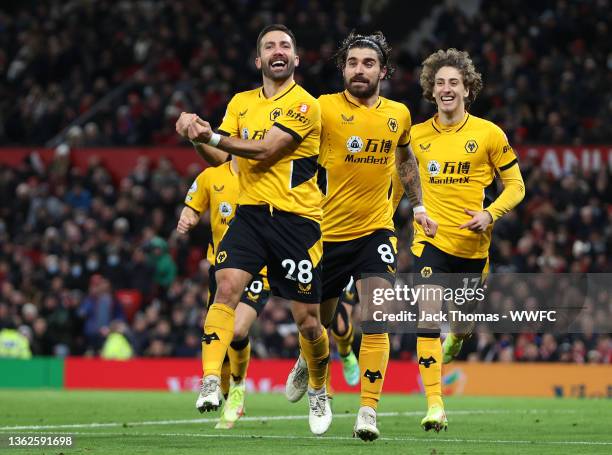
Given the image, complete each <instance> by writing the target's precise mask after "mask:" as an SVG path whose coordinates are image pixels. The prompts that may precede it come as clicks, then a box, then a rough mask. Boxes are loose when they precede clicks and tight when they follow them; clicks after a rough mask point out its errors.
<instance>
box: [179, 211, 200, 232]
mask: <svg viewBox="0 0 612 455" xmlns="http://www.w3.org/2000/svg"><path fill="white" fill-rule="evenodd" d="M199 220H200V217H199V215H198V214H197V213H196V212H195V211H194V210H193V209H191V208H189V207H183V210H182V212H181V216H180V218H179V221H178V225H177V226H176V230H177V231H178V232H179V234H187V233H188V232H189V231H190V230H191V229H193V227H194V226H195V225H196V224H198V221H199Z"/></svg>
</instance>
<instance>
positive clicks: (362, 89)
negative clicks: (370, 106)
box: [344, 78, 379, 99]
mask: <svg viewBox="0 0 612 455" xmlns="http://www.w3.org/2000/svg"><path fill="white" fill-rule="evenodd" d="M353 79H355V78H353ZM358 80H360V81H363V82H366V81H367V79H365V78H358ZM351 82H352V80H351V79H347V78H345V79H344V87H345V88H346V89H347V90H348V92H349V93H350V94H351V95H352V96H354V97H355V98H358V99H366V98H370V97H371V96H374V95H375V94H376V92H377V90H378V82H379V81H378V79H376V80H374V81H369V82H366V85H361V86H359V87H356V86H354V85H353V84H352V83H351Z"/></svg>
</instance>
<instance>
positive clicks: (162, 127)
mask: <svg viewBox="0 0 612 455" xmlns="http://www.w3.org/2000/svg"><path fill="white" fill-rule="evenodd" d="M374 3H375V2H361V4H360V2H320V1H309V2H305V1H297V2H283V3H282V7H281V5H277V7H275V6H274V2H264V1H248V2H247V1H244V0H229V1H226V2H215V3H210V2H204V3H200V2H191V1H169V0H164V1H155V2H154V1H139V2H132V1H120V2H112V1H110V0H97V1H93V2H80V1H60V0H52V1H49V2H34V1H24V2H18V3H15V2H11V3H10V5H11V8H9V5H7V6H6V7H4V8H5V9H4V10H3V7H0V43H1V44H2V45H1V46H0V145H6V144H36V145H39V144H43V143H45V142H46V141H48V140H50V139H51V138H53V137H54V136H55V135H56V134H57V133H58V132H59V131H61V130H62V129H63V128H64V127H67V126H68V125H70V124H71V122H72V121H74V120H75V119H76V118H78V117H79V116H80V115H82V114H88V111H89V109H90V108H91V107H92V106H94V105H95V104H96V103H100V105H99V106H98V107H97V108H96V110H95V115H94V116H93V117H91V118H87V119H85V121H83V122H82V124H81V125H75V126H73V127H72V128H70V129H69V131H68V132H67V138H68V140H69V141H70V142H71V143H72V145H73V146H108V145H135V144H138V145H166V144H176V143H178V142H179V137H178V136H177V135H176V134H175V133H174V123H175V121H176V118H177V117H178V115H179V114H180V112H181V111H187V112H197V113H198V114H199V115H200V116H201V117H202V118H205V119H211V120H212V123H213V124H218V122H219V121H220V119H221V116H222V115H223V112H224V109H225V106H226V104H227V102H228V100H229V97H230V95H231V94H232V93H235V92H236V91H239V90H245V89H248V88H251V87H252V86H253V85H254V84H256V83H257V81H258V80H259V74H258V72H257V71H256V69H255V67H254V65H253V64H252V62H253V60H254V46H253V43H254V42H255V38H256V36H257V33H258V31H259V30H260V29H261V28H262V26H263V25H264V24H266V23H271V22H280V23H285V24H286V25H288V26H289V27H290V28H291V29H292V30H293V31H294V32H295V35H296V36H297V38H298V45H299V46H300V55H301V68H300V69H299V71H298V77H299V80H298V82H300V83H302V84H303V85H304V86H305V88H306V89H308V90H309V91H310V92H311V93H314V94H320V93H328V92H333V91H337V90H338V89H340V88H341V87H340V83H341V81H340V78H339V77H338V74H337V69H336V67H335V65H334V63H333V61H332V55H333V52H334V49H335V48H336V46H337V45H338V43H339V41H340V40H341V38H342V37H344V36H346V34H347V33H348V31H349V30H350V29H351V28H353V27H356V28H359V29H363V30H366V31H367V30H369V29H374V28H382V29H383V30H384V29H385V24H386V21H387V20H388V18H389V17H391V16H392V12H390V11H386V10H385V9H384V8H385V6H384V5H385V3H382V5H383V7H382V10H380V11H379V12H378V15H377V14H376V11H372V12H371V14H370V11H369V10H368V8H372V7H373V4H374ZM393 3H394V2H387V6H388V7H389V8H393ZM455 3H456V2H452V1H450V2H446V3H445V6H444V9H443V11H442V13H441V14H440V15H439V16H438V20H437V24H436V26H435V28H434V30H433V36H434V37H435V38H433V39H430V40H426V41H425V42H423V43H421V44H420V45H419V46H418V49H419V50H418V53H416V54H413V53H411V52H410V51H409V50H408V46H405V45H404V43H402V42H401V40H395V42H394V43H393V44H394V45H395V48H396V50H395V55H396V60H397V63H398V71H397V73H396V75H395V77H394V79H393V80H392V81H391V82H390V83H387V84H385V86H384V87H383V91H384V93H385V94H386V95H387V96H389V97H390V98H392V99H395V100H398V101H402V102H405V103H406V104H407V105H408V106H409V107H410V109H411V111H412V114H413V118H414V119H415V120H416V121H421V120H423V119H425V118H427V117H428V116H429V115H430V114H431V106H430V105H429V104H428V103H426V102H424V101H423V100H422V99H421V95H420V93H421V91H420V88H419V86H418V74H417V73H416V71H415V68H417V67H418V66H419V63H420V62H421V61H422V60H423V58H424V57H425V56H427V55H429V54H430V53H431V52H432V51H433V50H435V49H438V48H446V47H458V48H462V49H465V50H467V51H469V52H470V54H471V55H472V57H473V59H474V62H475V64H476V67H477V68H479V69H480V70H481V71H482V72H483V78H484V81H485V87H486V89H485V91H484V93H482V94H481V95H480V96H479V98H478V100H477V102H476V103H475V105H474V106H473V107H472V111H473V112H474V114H476V115H479V116H482V117H485V118H488V119H491V120H493V121H494V122H496V123H497V124H499V125H500V126H501V127H502V129H503V130H504V131H506V132H507V134H508V135H509V137H510V138H511V141H512V142H513V143H514V144H516V145H520V144H534V143H548V144H580V143H584V144H593V143H599V144H601V143H606V142H607V143H609V142H610V141H612V132H611V130H610V128H608V125H609V124H610V123H611V122H612V95H611V94H610V93H609V90H607V88H608V87H609V86H610V84H611V82H612V81H611V77H612V71H611V70H612V49H611V45H610V43H612V37H611V36H610V33H611V32H610V26H609V24H610V23H612V8H610V5H609V1H608V0H593V1H579V2H568V1H566V0H546V1H539V2H533V1H528V0H505V1H503V2H482V4H481V5H480V8H479V10H478V12H477V13H476V14H475V15H474V16H472V17H468V16H466V15H465V14H464V13H463V12H462V10H461V9H460V8H458V7H455V6H453V5H454V4H455ZM431 7H433V2H432V6H431ZM272 11H279V12H274V13H273V12H272ZM517 12H518V13H517ZM94 25H95V26H94ZM587 43H588V44H587ZM245 50H249V51H250V55H249V56H248V58H247V56H246V55H245ZM115 91H116V93H115ZM109 93H113V95H112V96H109ZM103 100H104V101H103Z"/></svg>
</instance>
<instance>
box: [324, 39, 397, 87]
mask: <svg viewBox="0 0 612 455" xmlns="http://www.w3.org/2000/svg"><path fill="white" fill-rule="evenodd" d="M356 47H357V48H364V47H367V48H369V49H373V50H374V51H376V53H377V54H378V59H379V60H380V66H381V68H382V67H386V68H387V74H386V75H385V79H389V78H390V77H391V76H392V75H393V73H394V72H395V65H393V64H392V63H391V46H389V43H387V38H385V35H383V32H381V31H377V32H374V33H372V34H371V35H360V34H359V33H356V32H355V30H353V31H351V33H350V34H349V36H347V37H346V38H345V40H344V41H342V44H341V45H340V47H339V48H338V50H337V51H336V53H335V55H334V59H335V60H336V66H337V67H338V69H339V70H340V71H342V70H343V69H344V66H345V65H346V57H347V55H348V51H349V49H353V48H356Z"/></svg>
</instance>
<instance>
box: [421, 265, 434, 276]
mask: <svg viewBox="0 0 612 455" xmlns="http://www.w3.org/2000/svg"><path fill="white" fill-rule="evenodd" d="M431 275H433V272H432V271H431V267H423V268H422V269H421V276H422V277H423V278H429V277H430V276H431Z"/></svg>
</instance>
